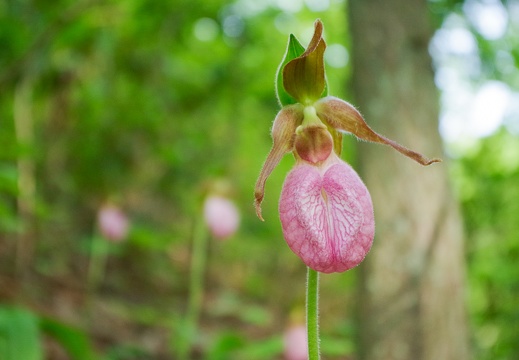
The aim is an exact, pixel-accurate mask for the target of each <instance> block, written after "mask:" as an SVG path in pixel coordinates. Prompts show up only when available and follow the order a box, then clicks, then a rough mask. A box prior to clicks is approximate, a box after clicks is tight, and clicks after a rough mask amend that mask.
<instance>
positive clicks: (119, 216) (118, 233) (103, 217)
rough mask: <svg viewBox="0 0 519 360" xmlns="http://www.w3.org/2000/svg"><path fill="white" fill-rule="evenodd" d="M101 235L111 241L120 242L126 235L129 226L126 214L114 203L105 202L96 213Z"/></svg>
mask: <svg viewBox="0 0 519 360" xmlns="http://www.w3.org/2000/svg"><path fill="white" fill-rule="evenodd" d="M97 224H98V226H99V231H100V232H101V235H102V236H103V237H105V238H106V239H108V240H110V241H113V242H120V241H122V240H124V239H125V238H126V236H127V235H128V230H129V227H130V224H129V221H128V218H127V216H126V214H125V213H124V212H123V211H122V210H121V209H119V208H118V207H117V206H115V205H110V204H105V205H103V206H101V208H100V209H99V212H98V213H97Z"/></svg>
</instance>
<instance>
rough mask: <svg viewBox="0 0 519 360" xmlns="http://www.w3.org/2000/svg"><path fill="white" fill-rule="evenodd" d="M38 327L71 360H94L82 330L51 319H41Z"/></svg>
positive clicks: (90, 346) (91, 349)
mask: <svg viewBox="0 0 519 360" xmlns="http://www.w3.org/2000/svg"><path fill="white" fill-rule="evenodd" d="M40 327H41V329H42V331H43V332H44V333H45V334H47V335H49V336H51V337H53V338H54V339H56V340H57V341H58V342H59V344H60V345H61V346H63V348H64V349H65V350H66V351H67V353H68V355H69V357H70V359H71V360H94V359H96V355H95V353H94V350H93V347H92V344H91V343H90V339H89V338H88V336H87V334H86V333H84V332H83V331H82V330H80V329H77V328H75V327H72V326H69V325H66V324H64V323H61V322H59V321H57V320H54V319H51V318H42V319H41V320H40Z"/></svg>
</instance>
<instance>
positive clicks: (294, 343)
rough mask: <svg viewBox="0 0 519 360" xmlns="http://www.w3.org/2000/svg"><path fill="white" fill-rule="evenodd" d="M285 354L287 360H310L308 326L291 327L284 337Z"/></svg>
mask: <svg viewBox="0 0 519 360" xmlns="http://www.w3.org/2000/svg"><path fill="white" fill-rule="evenodd" d="M283 354H284V356H285V359H286V360H308V336H307V333H306V326H304V325H293V326H290V327H289V328H288V329H287V330H286V331H285V333H284V335H283Z"/></svg>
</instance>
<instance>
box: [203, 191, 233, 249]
mask: <svg viewBox="0 0 519 360" xmlns="http://www.w3.org/2000/svg"><path fill="white" fill-rule="evenodd" d="M204 219H205V222H206V224H207V226H208V227H209V230H210V231H211V234H212V235H213V236H214V237H216V238H218V239H226V238H229V237H231V236H232V235H233V234H234V233H235V232H236V230H237V229H238V225H239V223H240V214H239V213H238V209H237V208H236V205H235V204H234V203H233V202H232V201H231V200H229V199H227V198H225V197H223V196H219V195H209V196H208V197H207V198H206V199H205V203H204Z"/></svg>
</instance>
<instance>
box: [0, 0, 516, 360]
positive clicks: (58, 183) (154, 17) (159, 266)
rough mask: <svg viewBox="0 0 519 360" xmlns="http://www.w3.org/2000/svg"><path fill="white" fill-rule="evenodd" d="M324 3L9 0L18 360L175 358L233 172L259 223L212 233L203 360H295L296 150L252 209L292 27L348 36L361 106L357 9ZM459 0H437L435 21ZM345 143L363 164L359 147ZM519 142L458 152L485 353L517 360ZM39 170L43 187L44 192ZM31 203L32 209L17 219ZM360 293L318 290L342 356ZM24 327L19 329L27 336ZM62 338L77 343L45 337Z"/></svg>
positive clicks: (7, 106) (4, 143)
mask: <svg viewBox="0 0 519 360" xmlns="http://www.w3.org/2000/svg"><path fill="white" fill-rule="evenodd" d="M294 4H295V5H294ZM297 4H301V7H300V8H297ZM309 4H313V7H312V6H310V5H309ZM315 4H317V2H312V1H308V2H297V1H295V2H293V4H292V5H291V4H290V2H286V1H279V2H261V1H253V0H250V1H249V0H238V1H236V2H231V1H200V2H196V3H194V2H192V1H187V0H173V1H162V0H160V1H156V0H111V1H96V0H80V1H72V0H59V1H39V0H33V1H8V0H4V1H0V44H1V49H0V144H1V146H0V284H1V285H0V301H1V302H2V303H6V304H9V303H17V304H20V306H23V308H24V309H26V310H21V309H18V308H17V309H15V310H13V308H11V307H9V306H2V307H0V355H3V354H7V353H9V352H8V351H10V350H8V349H9V348H10V347H12V346H17V345H13V344H15V343H14V342H16V341H24V344H26V345H25V347H24V349H26V350H27V351H28V355H27V356H26V357H25V356H23V357H19V356H20V354H19V353H18V354H17V355H18V357H16V359H22V358H23V359H27V360H31V359H40V358H43V357H44V356H43V352H47V353H48V352H52V351H54V352H52V353H53V354H54V358H55V359H60V356H61V358H67V357H66V356H70V358H75V359H88V358H92V356H93V355H92V354H94V353H95V354H97V353H99V354H103V356H104V357H105V358H106V359H113V360H116V359H161V358H164V359H169V358H170V357H168V356H169V354H171V353H172V352H171V349H170V347H171V343H173V342H174V341H172V340H171V338H170V334H171V333H174V330H175V329H176V326H177V325H178V323H179V320H180V318H181V316H182V313H183V311H184V310H185V306H186V294H187V293H188V290H187V287H188V282H187V278H188V276H187V273H188V271H189V262H190V258H189V256H190V251H191V237H192V232H193V224H194V223H195V221H196V220H197V219H198V218H200V217H201V216H202V214H201V202H202V200H203V197H204V196H205V194H206V192H207V191H208V189H209V188H210V187H211V184H212V182H213V180H214V179H216V178H225V179H226V180H227V181H229V182H230V183H231V184H232V192H231V194H230V195H231V196H232V197H233V199H234V200H235V201H236V203H237V205H238V207H239V208H240V210H241V214H242V222H241V227H240V230H239V232H238V234H236V235H235V236H234V238H232V239H230V240H229V241H226V242H211V244H210V247H209V260H208V264H207V267H208V271H207V273H206V281H205V289H206V294H205V296H204V300H205V301H204V309H203V314H202V318H201V336H200V337H199V338H198V339H197V343H196V344H195V348H194V356H196V357H197V358H204V356H208V357H207V358H210V359H245V358H246V359H266V358H269V359H271V358H272V359H275V358H280V356H281V352H282V342H281V336H282V332H283V330H284V329H285V328H286V327H287V326H288V325H289V324H290V323H291V322H292V321H295V322H298V321H301V317H300V316H293V314H294V313H296V314H297V313H298V308H299V307H301V306H302V304H304V277H305V268H304V267H303V266H302V263H301V262H300V261H299V259H298V258H297V257H295V256H293V254H292V253H291V252H290V251H289V250H288V248H287V246H286V245H285V243H284V241H283V239H282V235H281V231H280V226H279V220H278V218H277V197H278V195H279V193H280V189H281V185H282V182H283V179H284V176H285V174H286V172H287V171H288V170H289V169H290V168H291V166H292V163H293V160H292V159H291V158H290V157H289V156H287V157H286V158H285V159H284V160H283V161H282V162H281V164H280V166H279V167H278V168H277V169H276V171H275V172H274V173H273V175H272V176H271V178H270V179H269V182H268V183H267V188H266V198H265V201H264V203H263V214H264V217H265V219H266V222H265V223H262V222H260V221H259V220H258V219H257V218H256V217H255V214H254V209H253V206H252V201H253V186H254V182H255V179H256V176H257V175H258V173H259V169H260V167H261V164H262V162H263V160H264V158H265V156H266V154H267V152H268V150H269V147H270V135H269V128H270V126H271V122H272V120H273V118H274V116H275V114H276V112H277V111H278V104H277V101H276V97H275V91H274V90H275V89H274V80H275V79H274V77H275V74H276V70H277V66H278V64H279V62H280V60H281V59H282V57H283V54H284V51H285V48H286V41H287V39H288V35H289V33H294V34H295V35H296V36H297V37H298V39H300V40H301V43H302V44H303V45H306V44H307V42H308V40H309V38H310V36H311V33H312V29H313V22H314V20H315V18H317V17H320V18H321V19H322V21H323V23H324V25H325V38H326V41H327V45H328V51H331V49H333V48H334V47H333V46H332V45H336V46H335V50H336V53H337V51H338V53H339V54H342V56H343V57H344V58H342V60H343V63H342V64H343V65H344V66H342V65H341V66H342V67H334V66H337V62H336V61H335V62H329V63H328V64H327V65H328V66H327V78H328V84H329V87H330V94H333V95H336V96H340V97H343V98H348V93H347V87H346V81H347V78H348V76H349V72H350V71H351V68H350V65H349V63H348V62H347V52H345V51H344V50H345V49H344V48H341V47H340V46H343V47H345V48H346V49H347V48H348V45H349V37H348V31H347V28H348V24H347V23H346V19H347V17H346V14H345V7H346V4H345V3H344V1H331V2H330V5H329V7H321V10H319V9H318V8H316V6H317V5H315ZM460 4H461V2H460V1H431V11H432V14H433V15H436V18H435V19H437V23H438V25H439V24H441V19H442V18H443V16H445V14H447V13H448V12H449V11H459V9H460V6H461V5H460ZM485 49H487V50H488V51H490V52H491V51H493V50H492V47H488V48H485ZM487 50H486V51H487ZM341 51H342V52H341ZM344 54H345V55H344ZM514 54H515V53H514ZM335 60H337V59H335ZM333 64H335V65H334V66H332V65H333ZM489 76H490V75H489ZM25 133H27V134H29V136H25V137H24V136H21V134H22V135H23V134H25ZM345 140H346V141H345V144H344V146H345V152H344V155H343V156H344V157H346V158H349V159H352V158H353V155H354V152H355V149H354V142H352V140H351V139H349V140H348V139H345ZM518 146H519V145H518V140H517V138H516V137H514V136H512V135H510V134H509V133H507V132H506V131H503V132H501V133H499V134H496V135H494V136H492V137H489V138H487V139H484V140H483V141H481V142H478V143H477V145H476V146H475V147H474V151H472V152H469V153H467V154H466V155H464V156H463V157H461V158H457V159H453V180H454V181H455V182H456V183H457V184H458V185H459V195H460V198H461V200H462V205H463V210H464V214H465V217H464V219H465V223H466V228H467V249H468V278H469V285H470V286H469V297H468V298H469V305H470V307H469V309H470V314H471V324H472V326H473V330H474V331H473V334H474V339H473V343H474V348H475V350H476V352H477V354H478V358H481V359H512V358H517V357H519V345H518V343H517V341H516V339H515V337H516V334H517V333H519V329H518V323H519V313H518V310H517V304H518V303H519V273H518V267H517V261H518V259H517V257H518V256H519V253H518V251H519V241H518V237H517V234H518V233H519V228H518V227H519V222H518V221H517V213H518V209H517V207H518V204H519V194H518V193H517V192H518V189H519V188H518V186H517V184H518V183H519V182H518V181H519V179H518V177H519V170H518V169H519V165H518V164H517V159H519V153H518V150H517V149H518ZM21 164H22V165H23V164H25V165H23V166H21ZM22 178H24V179H26V178H28V179H32V180H34V183H35V191H34V192H33V193H31V192H30V191H28V192H27V191H25V190H23V189H24V188H23V186H21V185H20V180H21V179H22ZM20 189H22V190H20ZM27 196H29V197H30V198H29V199H28V198H27ZM106 201H111V202H114V203H116V204H118V205H119V206H120V207H121V208H123V209H124V210H125V211H126V213H127V215H128V216H129V218H130V221H131V223H132V229H131V233H130V236H129V239H128V241H127V242H125V243H122V244H107V246H106V247H104V248H103V251H104V252H105V253H104V254H103V256H106V263H103V264H104V265H103V266H104V267H103V269H104V270H103V271H104V272H103V277H102V279H101V281H100V282H99V283H98V284H95V285H96V286H95V287H94V288H92V287H90V286H89V284H88V269H89V265H90V263H91V261H92V257H91V255H92V248H91V247H92V242H93V239H97V238H98V237H99V234H98V231H97V229H96V212H97V210H98V208H99V207H100V206H101V205H102V204H103V203H104V202H106ZM20 202H22V203H23V202H29V203H33V204H34V207H33V208H32V211H29V213H26V214H20ZM29 209H31V208H30V207H29ZM22 215H23V216H22ZM23 237H26V238H28V239H29V241H31V242H32V245H33V250H34V253H33V255H32V257H31V262H30V267H29V269H20V266H19V263H18V262H17V261H18V260H17V259H18V258H19V256H18V255H19V251H21V250H20V248H19V240H20V239H21V238H23ZM94 256H97V255H95V254H94ZM23 270H28V273H29V276H28V277H26V276H22V275H21V273H23V272H24V271H23ZM26 272H27V271H26ZM354 285H355V270H353V271H352V272H348V273H346V274H342V275H329V276H326V277H323V279H322V281H321V299H322V300H321V324H322V337H323V353H324V355H326V358H327V359H334V358H336V359H339V358H344V357H345V356H349V355H351V354H352V353H353V352H354V342H353V341H354V338H355V328H354V325H353V320H354V315H353V314H352V309H353V302H354V291H355V286H354ZM28 309H30V310H28ZM40 314H47V315H50V316H47V315H45V316H43V315H40ZM13 319H14V320H13ZM294 319H295V320H294ZM65 324H73V326H71V325H65ZM15 326H19V327H18V328H17V330H16V333H17V334H18V335H19V336H21V337H18V335H17V337H13V336H12V335H10V334H12V331H14V330H12V329H13V328H14V327H15ZM78 328H82V329H84V330H78ZM43 334H46V335H43ZM48 336H50V337H52V338H53V339H54V340H53V342H51V343H52V344H55V343H58V344H59V346H58V347H59V348H60V349H61V350H55V349H54V350H52V349H53V348H52V347H51V349H50V350H49V346H42V341H43V343H44V344H47V345H48V343H49V340H48V338H47V337H48ZM42 339H43V340H42ZM13 341H14V342H13ZM90 341H91V342H92V343H93V344H94V348H95V349H94V348H90V345H89V342H90ZM54 347H55V346H54ZM17 348H18V347H17ZM81 349H84V350H83V351H81ZM85 349H86V350H85ZM63 353H66V354H67V355H66V356H65V357H64V355H63ZM60 354H61V355H60ZM74 354H75V355H74ZM80 354H83V355H80ZM81 356H83V357H81ZM8 359H9V357H8Z"/></svg>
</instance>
